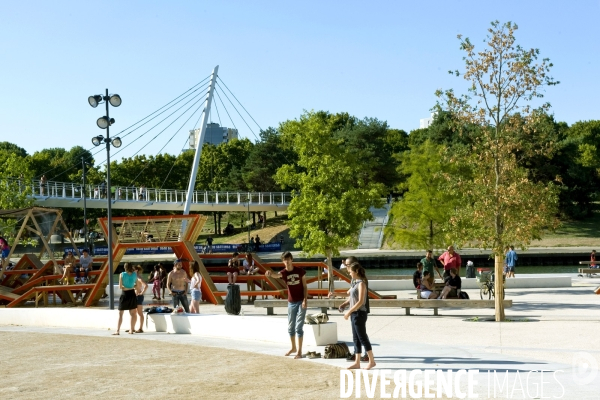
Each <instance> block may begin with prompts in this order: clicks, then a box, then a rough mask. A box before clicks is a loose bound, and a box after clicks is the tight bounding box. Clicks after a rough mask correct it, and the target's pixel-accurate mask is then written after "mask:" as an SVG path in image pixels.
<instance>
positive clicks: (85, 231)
mask: <svg viewBox="0 0 600 400" xmlns="http://www.w3.org/2000/svg"><path fill="white" fill-rule="evenodd" d="M86 166H88V167H89V166H91V165H90V164H89V163H87V162H86V161H85V157H81V167H82V168H83V188H82V190H81V194H82V195H83V248H84V249H87V248H88V228H87V203H86V197H87V192H86V187H85V167H86Z"/></svg>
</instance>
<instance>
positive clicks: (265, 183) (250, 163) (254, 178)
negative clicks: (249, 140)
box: [241, 128, 297, 192]
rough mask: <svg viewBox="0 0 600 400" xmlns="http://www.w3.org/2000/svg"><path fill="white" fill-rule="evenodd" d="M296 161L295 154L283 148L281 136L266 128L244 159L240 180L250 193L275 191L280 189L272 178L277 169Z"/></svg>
mask: <svg viewBox="0 0 600 400" xmlns="http://www.w3.org/2000/svg"><path fill="white" fill-rule="evenodd" d="M296 160H297V156H296V153H295V152H294V151H292V150H291V149H290V148H285V147H284V146H283V143H282V141H281V134H280V133H279V132H278V131H277V130H276V129H274V128H268V129H266V130H264V131H261V132H260V141H259V142H258V143H256V144H255V145H254V146H253V148H252V151H251V152H250V154H249V155H248V157H247V158H246V162H245V164H244V166H243V167H242V171H241V175H242V179H243V180H244V183H245V186H246V187H247V188H248V190H250V191H253V192H272V191H277V190H279V189H280V188H279V185H277V183H276V182H275V178H274V176H275V173H276V172H277V169H278V168H279V167H281V166H282V165H284V164H292V163H295V162H296Z"/></svg>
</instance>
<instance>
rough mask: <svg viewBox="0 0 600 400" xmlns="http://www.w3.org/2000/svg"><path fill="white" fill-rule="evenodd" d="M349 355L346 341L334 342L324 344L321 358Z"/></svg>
mask: <svg viewBox="0 0 600 400" xmlns="http://www.w3.org/2000/svg"><path fill="white" fill-rule="evenodd" d="M349 355H350V349H348V345H346V343H334V344H328V345H327V346H325V355H323V358H347V357H348V356H349Z"/></svg>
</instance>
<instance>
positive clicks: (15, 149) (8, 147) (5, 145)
mask: <svg viewBox="0 0 600 400" xmlns="http://www.w3.org/2000/svg"><path fill="white" fill-rule="evenodd" d="M0 150H5V151H8V152H9V153H15V154H16V155H18V156H19V157H22V158H25V157H27V156H28V154H27V151H26V150H25V149H24V148H22V147H19V146H17V145H16V144H14V143H10V142H0Z"/></svg>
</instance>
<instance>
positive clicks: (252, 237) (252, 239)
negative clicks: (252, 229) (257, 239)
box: [248, 236, 254, 251]
mask: <svg viewBox="0 0 600 400" xmlns="http://www.w3.org/2000/svg"><path fill="white" fill-rule="evenodd" d="M252 250H254V236H250V244H249V246H248V251H252Z"/></svg>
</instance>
